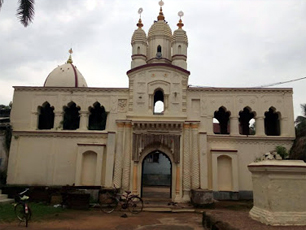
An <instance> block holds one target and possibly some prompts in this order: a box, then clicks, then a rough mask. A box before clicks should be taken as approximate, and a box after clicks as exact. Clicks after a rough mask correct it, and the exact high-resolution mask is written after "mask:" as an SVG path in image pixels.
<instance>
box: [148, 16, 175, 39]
mask: <svg viewBox="0 0 306 230" xmlns="http://www.w3.org/2000/svg"><path fill="white" fill-rule="evenodd" d="M155 36H166V37H168V38H170V39H171V38H172V31H171V29H170V26H169V25H168V24H167V23H166V22H165V21H163V20H159V21H157V22H154V24H153V25H152V26H151V28H150V30H149V33H148V39H150V38H151V37H155Z"/></svg>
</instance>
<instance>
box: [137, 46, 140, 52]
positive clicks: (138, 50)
mask: <svg viewBox="0 0 306 230" xmlns="http://www.w3.org/2000/svg"><path fill="white" fill-rule="evenodd" d="M137 54H140V47H139V46H138V47H137Z"/></svg>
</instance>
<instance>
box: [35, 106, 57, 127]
mask: <svg viewBox="0 0 306 230" xmlns="http://www.w3.org/2000/svg"><path fill="white" fill-rule="evenodd" d="M53 111H54V107H51V106H50V104H49V103H48V102H45V103H44V104H43V105H42V106H38V113H39V117H38V129H52V128H53V126H54V112H53Z"/></svg>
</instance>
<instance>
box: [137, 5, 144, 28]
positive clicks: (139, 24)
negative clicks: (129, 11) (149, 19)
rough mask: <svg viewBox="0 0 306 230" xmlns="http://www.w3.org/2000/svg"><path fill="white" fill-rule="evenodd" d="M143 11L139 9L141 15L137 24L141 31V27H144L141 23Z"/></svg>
mask: <svg viewBox="0 0 306 230" xmlns="http://www.w3.org/2000/svg"><path fill="white" fill-rule="evenodd" d="M142 11H143V9H142V8H139V10H138V14H139V20H138V23H137V24H136V25H137V26H138V28H139V29H140V28H141V27H143V24H142V21H141V13H142Z"/></svg>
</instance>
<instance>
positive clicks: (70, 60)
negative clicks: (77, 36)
mask: <svg viewBox="0 0 306 230" xmlns="http://www.w3.org/2000/svg"><path fill="white" fill-rule="evenodd" d="M68 52H69V53H70V55H69V58H68V61H67V63H69V64H72V62H73V61H72V58H71V54H72V53H73V51H72V48H70V50H69V51H68Z"/></svg>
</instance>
